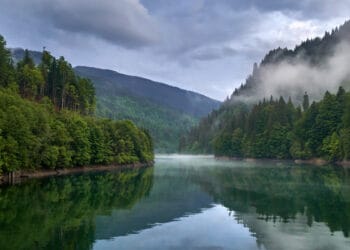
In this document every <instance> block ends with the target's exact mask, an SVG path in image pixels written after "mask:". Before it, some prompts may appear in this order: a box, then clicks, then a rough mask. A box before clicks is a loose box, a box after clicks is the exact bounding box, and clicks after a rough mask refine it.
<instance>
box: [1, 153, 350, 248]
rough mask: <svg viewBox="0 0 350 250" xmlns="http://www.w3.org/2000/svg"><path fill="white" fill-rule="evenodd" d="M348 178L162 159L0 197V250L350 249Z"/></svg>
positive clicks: (288, 167) (285, 166)
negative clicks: (151, 164)
mask: <svg viewBox="0 0 350 250" xmlns="http://www.w3.org/2000/svg"><path fill="white" fill-rule="evenodd" d="M349 232H350V177H349V169H344V168H339V167H332V166H328V167H312V166H295V165H293V164H292V163H290V164H289V163H275V162H255V163H254V162H238V161H236V162H230V161H218V160H215V159H214V158H212V157H195V158H192V157H185V158H182V157H179V156H177V157H169V156H162V157H158V158H157V161H156V166H155V167H154V168H147V169H143V170H128V171H121V172H117V173H104V174H101V173H100V174H88V175H77V176H69V177H60V178H50V179H46V180H34V181H30V182H28V183H25V184H22V185H18V186H11V187H7V188H2V189H0V249H115V248H117V249H140V248H142V249H276V250H277V249H348V247H349V245H350V238H349Z"/></svg>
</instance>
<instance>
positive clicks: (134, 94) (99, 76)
mask: <svg viewBox="0 0 350 250" xmlns="http://www.w3.org/2000/svg"><path fill="white" fill-rule="evenodd" d="M11 53H12V58H13V61H14V63H17V62H18V61H20V60H22V58H23V56H24V54H25V51H24V50H23V49H21V48H15V49H11ZM29 54H30V56H31V57H32V58H33V60H34V62H35V64H39V63H40V62H41V57H42V52H38V51H29ZM74 71H75V73H76V74H77V75H79V76H81V77H86V78H89V79H91V80H92V81H93V84H94V87H95V89H96V97H97V109H96V114H97V116H99V117H107V118H110V119H115V120H120V119H128V120H131V121H133V122H135V123H136V124H137V125H138V126H141V127H143V128H145V129H147V130H148V131H149V132H150V133H151V135H152V137H153V139H154V143H155V150H156V152H163V153H171V152H177V151H178V146H179V138H180V137H181V136H183V135H184V134H186V133H187V132H188V131H189V130H190V128H191V127H193V126H194V125H196V124H197V123H198V120H199V118H201V117H203V116H206V115H207V114H209V113H210V112H211V111H212V110H214V109H216V108H218V107H219V106H220V102H219V101H216V100H213V99H210V98H208V97H206V96H203V95H200V94H198V93H195V92H191V91H186V90H183V89H180V88H177V87H173V86H169V85H166V84H163V83H159V82H154V81H151V80H148V79H145V78H141V77H136V76H129V75H124V74H120V73H118V72H115V71H112V70H104V69H98V68H91V67H83V66H78V67H75V68H74Z"/></svg>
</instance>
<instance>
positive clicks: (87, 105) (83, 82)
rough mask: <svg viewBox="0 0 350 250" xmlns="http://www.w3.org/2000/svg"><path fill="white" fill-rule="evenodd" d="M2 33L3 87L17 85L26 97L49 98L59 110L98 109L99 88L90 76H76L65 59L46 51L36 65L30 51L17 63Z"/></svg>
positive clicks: (0, 64)
mask: <svg viewBox="0 0 350 250" xmlns="http://www.w3.org/2000/svg"><path fill="white" fill-rule="evenodd" d="M5 45H6V42H5V40H4V38H3V37H1V36H0V71H1V73H0V87H12V88H17V89H18V92H19V93H20V95H21V96H22V97H23V98H27V99H30V100H37V101H38V100H41V99H43V98H44V97H48V98H49V99H50V100H51V101H52V103H53V104H54V106H55V108H56V109H57V110H62V109H69V110H74V111H78V112H80V113H81V114H92V113H93V112H94V109H95V102H96V101H95V88H94V86H93V84H92V82H91V81H90V80H89V79H86V78H81V77H78V76H76V74H75V73H74V70H73V68H72V66H71V65H70V64H69V63H68V62H67V61H66V60H65V59H64V58H63V57H60V58H59V59H56V58H55V57H53V56H52V55H51V54H50V53H49V52H48V51H46V50H44V51H43V52H42V58H41V63H40V64H39V65H35V63H34V61H33V59H32V58H31V57H30V54H29V51H28V50H25V53H24V57H23V59H22V60H21V61H19V62H18V63H17V64H16V65H14V63H13V61H12V58H11V53H10V51H9V50H8V49H6V47H5Z"/></svg>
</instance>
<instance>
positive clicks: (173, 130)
mask: <svg viewBox="0 0 350 250" xmlns="http://www.w3.org/2000/svg"><path fill="white" fill-rule="evenodd" d="M96 115H97V116H99V117H105V118H110V119H115V120H120V119H128V120H131V121H133V122H134V123H135V124H136V125H137V126H139V127H142V128H146V129H147V130H148V131H149V133H150V135H151V136H152V138H153V140H154V144H155V150H156V151H157V152H161V153H171V152H176V151H177V150H178V147H179V138H180V137H181V136H183V135H184V134H186V133H187V132H188V131H189V130H190V128H191V127H193V126H194V125H195V124H197V121H198V120H197V119H196V118H194V117H191V116H189V115H186V114H183V113H180V112H178V111H175V110H173V109H170V108H166V107H161V106H159V105H157V104H155V103H152V102H150V101H148V100H146V99H143V98H141V97H132V96H129V95H118V96H108V95H104V96H102V95H99V98H98V99H97V108H96Z"/></svg>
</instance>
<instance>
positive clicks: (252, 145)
mask: <svg viewBox="0 0 350 250" xmlns="http://www.w3.org/2000/svg"><path fill="white" fill-rule="evenodd" d="M221 109H222V110H223V109H226V110H225V112H224V111H221V113H225V114H226V119H225V123H223V124H221V127H219V128H216V130H215V132H216V133H213V134H211V135H212V136H213V135H214V136H213V139H212V141H211V144H210V145H209V146H207V145H208V142H207V143H206V144H205V145H203V148H202V149H204V150H206V149H209V150H210V147H213V150H214V153H215V154H216V155H219V156H230V157H253V158H280V159H290V158H299V159H309V158H312V157H322V158H324V159H326V160H329V161H340V160H345V159H346V160H348V159H350V146H349V142H350V119H349V118H350V93H349V92H348V93H346V92H345V90H344V89H343V88H341V87H340V88H339V91H338V93H337V94H331V93H329V92H327V93H326V94H325V95H324V98H323V99H322V100H321V101H319V102H313V103H312V104H311V105H310V107H309V106H308V96H307V94H306V95H304V110H303V111H302V109H301V108H300V107H297V108H295V106H294V105H293V103H292V101H291V100H289V101H288V102H285V100H284V99H283V97H280V98H279V100H274V99H273V98H272V97H271V99H270V100H269V101H267V100H263V101H262V102H259V103H258V104H256V105H254V106H253V107H252V108H248V107H247V106H245V105H244V104H241V105H235V106H226V107H225V106H223V107H222V108H221ZM209 124H211V123H210V121H209V122H206V120H204V121H203V122H202V123H201V126H199V127H197V128H194V129H193V130H192V132H191V133H190V134H189V136H188V137H187V138H184V139H183V140H182V149H183V150H188V151H196V150H198V149H199V150H200V149H201V148H200V144H199V143H200V142H201V141H204V140H206V138H205V139H204V140H203V138H201V136H200V135H202V134H205V132H204V131H200V130H201V129H204V130H205V131H208V129H207V126H208V125H209ZM209 142H210V140H209Z"/></svg>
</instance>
